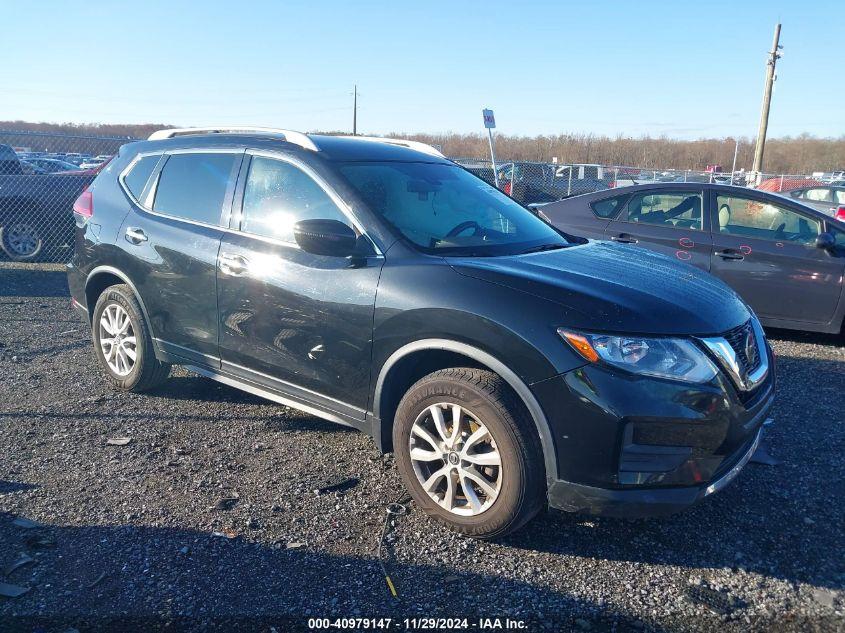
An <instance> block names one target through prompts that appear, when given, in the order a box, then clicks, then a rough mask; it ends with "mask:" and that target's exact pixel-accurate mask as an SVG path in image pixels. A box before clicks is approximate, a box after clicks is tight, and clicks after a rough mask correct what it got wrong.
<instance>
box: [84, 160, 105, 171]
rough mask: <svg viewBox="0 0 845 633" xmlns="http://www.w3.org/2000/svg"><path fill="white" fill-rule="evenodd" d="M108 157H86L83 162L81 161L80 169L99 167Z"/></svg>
mask: <svg viewBox="0 0 845 633" xmlns="http://www.w3.org/2000/svg"><path fill="white" fill-rule="evenodd" d="M104 162H106V159H104V158H86V159H85V160H83V161H82V162H81V163H79V168H80V169H93V168H94V167H99V166H100V165H102V164H103V163H104Z"/></svg>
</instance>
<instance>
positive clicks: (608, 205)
mask: <svg viewBox="0 0 845 633" xmlns="http://www.w3.org/2000/svg"><path fill="white" fill-rule="evenodd" d="M626 197H627V196H616V197H615V198H605V199H604V200H596V201H595V202H593V203H592V204H591V205H590V207H592V209H593V213H595V214H596V215H597V216H599V217H600V218H612V217H614V216H615V215H616V214H617V213H619V209H621V208H622V203H624V202H625V198H626Z"/></svg>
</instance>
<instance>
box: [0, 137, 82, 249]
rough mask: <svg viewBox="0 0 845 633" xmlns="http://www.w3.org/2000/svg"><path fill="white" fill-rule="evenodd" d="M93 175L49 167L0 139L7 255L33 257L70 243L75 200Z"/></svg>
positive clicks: (0, 205) (0, 237) (2, 235)
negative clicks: (25, 158)
mask: <svg viewBox="0 0 845 633" xmlns="http://www.w3.org/2000/svg"><path fill="white" fill-rule="evenodd" d="M93 179H94V174H93V173H86V172H82V171H75V172H62V173H53V174H49V173H46V172H44V171H42V170H41V169H40V168H38V167H36V166H35V165H32V164H29V163H27V162H22V161H21V160H20V159H19V158H18V156H17V154H15V152H14V151H12V148H11V147H9V146H8V145H0V249H2V252H3V253H4V254H5V256H6V257H8V258H9V259H12V260H16V261H34V260H36V259H39V258H43V257H44V255H45V254H46V255H48V256H50V257H52V256H54V255H55V254H56V252H57V250H58V249H60V248H61V247H63V246H68V247H69V246H70V243H71V242H72V240H73V226H74V222H73V213H72V206H73V201H74V200H75V199H76V198H77V196H79V194H80V193H81V192H82V190H83V189H84V188H85V186H86V185H88V184H89V183H90V182H91V181H92V180H93ZM46 246H49V247H50V248H48V249H45V247H46ZM65 252H67V251H65Z"/></svg>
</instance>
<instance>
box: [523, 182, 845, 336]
mask: <svg viewBox="0 0 845 633" xmlns="http://www.w3.org/2000/svg"><path fill="white" fill-rule="evenodd" d="M536 210H537V212H538V213H539V215H540V216H541V217H543V218H544V219H545V220H547V221H548V222H550V223H551V224H553V225H554V226H556V227H557V228H559V229H561V230H563V231H565V232H567V233H571V234H574V235H581V236H584V237H589V238H594V239H609V240H613V241H615V242H620V243H624V244H631V247H632V248H641V247H644V248H648V249H652V250H655V251H659V252H661V253H665V254H667V255H669V256H670V257H674V258H676V259H680V260H682V261H685V262H688V263H690V264H692V265H694V266H697V267H699V268H702V269H704V270H707V271H709V272H710V273H712V274H714V275H716V276H717V277H719V278H721V279H722V280H723V281H724V282H725V283H727V284H728V285H729V286H731V287H732V288H733V289H734V290H736V292H737V293H739V295H740V296H741V297H742V298H743V299H744V300H745V301H746V302H747V303H748V304H750V305H751V307H752V308H753V309H754V311H755V312H756V313H757V315H758V316H759V317H760V319H761V321H762V322H763V324H764V325H768V326H771V327H780V328H790V329H795V330H805V331H813V332H832V333H836V332H840V331H842V327H843V318H845V296H843V278H845V223H842V222H838V221H836V220H835V219H833V218H831V217H829V216H827V215H825V214H823V213H821V212H819V211H817V210H816V209H813V208H811V207H808V206H806V205H804V204H801V203H799V202H798V201H797V200H793V199H791V198H787V197H785V196H781V195H777V194H772V193H767V192H764V191H757V190H754V189H746V188H744V187H733V186H730V185H718V184H707V183H653V184H647V185H635V186H632V187H622V188H619V189H609V190H605V191H599V192H596V193H589V194H585V195H582V196H576V197H574V198H567V199H565V200H560V201H558V202H553V203H551V204H547V205H543V206H541V207H539V208H537V209H536ZM619 283H621V284H624V283H625V280H624V279H620V280H619Z"/></svg>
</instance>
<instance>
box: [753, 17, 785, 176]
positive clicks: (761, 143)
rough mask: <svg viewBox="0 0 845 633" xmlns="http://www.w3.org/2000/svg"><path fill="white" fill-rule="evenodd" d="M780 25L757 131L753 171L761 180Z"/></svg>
mask: <svg viewBox="0 0 845 633" xmlns="http://www.w3.org/2000/svg"><path fill="white" fill-rule="evenodd" d="M779 42H780V24H778V25H777V26H776V27H775V37H774V40H773V41H772V50H771V51H769V59H768V60H767V61H766V87H765V89H764V91H763V109H762V111H761V112H760V128H759V129H758V130H757V147H755V148H754V167H753V171H754V173H755V174H756V176H757V178H759V177H760V176H759V174H760V172H761V171H762V170H763V150H764V149H765V147H766V128H767V127H768V126H769V107H770V106H771V105H772V84H773V83H774V81H775V66H776V64H777V61H778V59H779V58H780V55H781V54H780V49H781V48H782V46H781V45H780V44H779Z"/></svg>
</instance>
